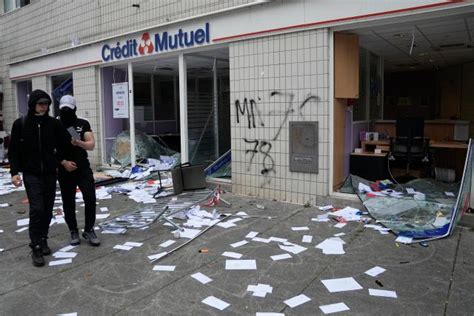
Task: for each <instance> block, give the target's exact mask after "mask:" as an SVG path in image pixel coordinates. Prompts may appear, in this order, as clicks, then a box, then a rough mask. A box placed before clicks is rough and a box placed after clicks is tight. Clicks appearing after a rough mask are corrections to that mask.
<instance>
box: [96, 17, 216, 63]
mask: <svg viewBox="0 0 474 316" xmlns="http://www.w3.org/2000/svg"><path fill="white" fill-rule="evenodd" d="M208 43H210V34H209V23H206V24H205V25H204V27H202V28H198V29H196V30H192V31H183V30H182V29H179V30H178V31H177V32H176V33H175V34H171V35H170V34H168V32H162V33H156V34H154V36H151V35H150V33H148V32H145V33H143V34H142V35H141V36H140V37H139V39H138V40H137V39H136V38H134V39H129V40H126V41H125V43H122V42H117V44H116V45H115V46H114V45H112V46H111V45H108V44H105V45H103V46H102V60H103V61H114V60H121V59H125V58H130V57H138V56H143V55H150V54H154V53H159V52H166V51H172V50H175V49H178V48H185V47H193V46H196V45H203V44H208Z"/></svg>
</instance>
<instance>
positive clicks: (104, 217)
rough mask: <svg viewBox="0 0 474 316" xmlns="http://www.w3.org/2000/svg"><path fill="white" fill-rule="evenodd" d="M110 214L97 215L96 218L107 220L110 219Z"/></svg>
mask: <svg viewBox="0 0 474 316" xmlns="http://www.w3.org/2000/svg"><path fill="white" fill-rule="evenodd" d="M109 216H110V214H97V215H96V216H95V218H96V219H106V218H107V217H109Z"/></svg>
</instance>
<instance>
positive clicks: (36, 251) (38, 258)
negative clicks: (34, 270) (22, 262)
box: [31, 245, 44, 267]
mask: <svg viewBox="0 0 474 316" xmlns="http://www.w3.org/2000/svg"><path fill="white" fill-rule="evenodd" d="M31 259H32V260H33V265H34V266H35V267H42V266H44V258H43V250H42V248H41V245H36V246H34V247H33V250H32V252H31Z"/></svg>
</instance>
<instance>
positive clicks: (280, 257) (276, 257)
mask: <svg viewBox="0 0 474 316" xmlns="http://www.w3.org/2000/svg"><path fill="white" fill-rule="evenodd" d="M270 258H272V260H273V261H278V260H284V259H290V258H293V257H292V256H291V255H290V254H288V253H282V254H281V255H275V256H271V257H270Z"/></svg>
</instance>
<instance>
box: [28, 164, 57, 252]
mask: <svg viewBox="0 0 474 316" xmlns="http://www.w3.org/2000/svg"><path fill="white" fill-rule="evenodd" d="M23 182H24V183H25V189H26V195H27V196H28V202H29V204H30V225H29V233H30V240H31V243H30V247H34V246H36V245H38V244H39V243H40V242H41V239H43V238H48V231H49V224H50V223H51V218H52V217H53V205H54V198H55V196H56V175H55V174H46V175H36V174H32V173H27V172H24V173H23Z"/></svg>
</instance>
